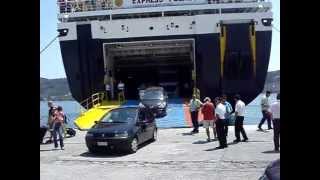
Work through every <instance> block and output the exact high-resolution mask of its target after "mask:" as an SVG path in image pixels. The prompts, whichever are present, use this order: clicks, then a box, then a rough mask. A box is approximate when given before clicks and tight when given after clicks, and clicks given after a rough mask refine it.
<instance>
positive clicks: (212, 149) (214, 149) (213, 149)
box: [204, 147, 220, 151]
mask: <svg viewBox="0 0 320 180" xmlns="http://www.w3.org/2000/svg"><path fill="white" fill-rule="evenodd" d="M216 150H220V149H219V148H218V147H215V148H210V149H206V150H204V151H216Z"/></svg>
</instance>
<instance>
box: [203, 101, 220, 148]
mask: <svg viewBox="0 0 320 180" xmlns="http://www.w3.org/2000/svg"><path fill="white" fill-rule="evenodd" d="M204 102H205V103H204V104H203V106H202V109H201V111H202V114H203V121H202V122H203V127H204V128H205V129H206V133H207V137H208V139H207V141H208V142H210V141H211V139H210V131H209V127H212V129H213V135H214V139H216V138H217V133H216V130H215V124H214V121H215V119H216V118H215V112H214V105H213V103H212V102H211V99H210V98H209V97H206V98H204Z"/></svg>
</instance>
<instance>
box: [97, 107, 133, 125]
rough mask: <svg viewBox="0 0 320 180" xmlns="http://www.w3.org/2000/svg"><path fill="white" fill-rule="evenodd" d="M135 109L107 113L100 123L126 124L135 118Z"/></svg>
mask: <svg viewBox="0 0 320 180" xmlns="http://www.w3.org/2000/svg"><path fill="white" fill-rule="evenodd" d="M136 115H137V109H136V108H128V109H116V110H112V111H110V112H108V114H107V115H106V116H105V117H104V118H103V119H102V120H101V121H100V122H101V123H128V122H131V121H133V120H134V119H135V118H136Z"/></svg>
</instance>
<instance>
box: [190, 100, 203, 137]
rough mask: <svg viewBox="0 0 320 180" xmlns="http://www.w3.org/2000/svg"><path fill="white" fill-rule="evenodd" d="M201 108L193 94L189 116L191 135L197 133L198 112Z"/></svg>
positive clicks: (199, 102) (200, 103)
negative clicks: (191, 127) (191, 128)
mask: <svg viewBox="0 0 320 180" xmlns="http://www.w3.org/2000/svg"><path fill="white" fill-rule="evenodd" d="M201 106H202V102H201V101H200V100H199V99H197V98H196V95H195V94H193V96H192V99H191V100H190V114H191V121H192V125H193V130H192V131H191V133H199V123H198V112H199V109H200V107H201Z"/></svg>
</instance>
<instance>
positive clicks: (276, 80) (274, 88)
mask: <svg viewBox="0 0 320 180" xmlns="http://www.w3.org/2000/svg"><path fill="white" fill-rule="evenodd" d="M266 90H270V91H271V92H280V70H278V71H271V72H268V75H267V79H266V83H265V88H264V91H266Z"/></svg>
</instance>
